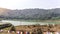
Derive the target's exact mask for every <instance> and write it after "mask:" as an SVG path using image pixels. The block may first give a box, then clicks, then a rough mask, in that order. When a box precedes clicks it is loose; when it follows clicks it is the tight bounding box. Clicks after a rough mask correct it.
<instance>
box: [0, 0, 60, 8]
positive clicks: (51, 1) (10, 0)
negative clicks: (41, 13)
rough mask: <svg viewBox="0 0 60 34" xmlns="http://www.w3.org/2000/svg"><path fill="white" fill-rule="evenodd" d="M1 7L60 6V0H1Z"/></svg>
mask: <svg viewBox="0 0 60 34" xmlns="http://www.w3.org/2000/svg"><path fill="white" fill-rule="evenodd" d="M0 8H8V9H29V8H41V9H52V8H60V0H0Z"/></svg>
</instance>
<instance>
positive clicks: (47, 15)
mask: <svg viewBox="0 0 60 34" xmlns="http://www.w3.org/2000/svg"><path fill="white" fill-rule="evenodd" d="M0 18H6V19H40V20H41V19H42V20H45V19H60V8H55V9H47V10H46V9H39V8H35V9H23V10H9V9H4V10H3V8H2V9H1V10H0Z"/></svg>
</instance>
